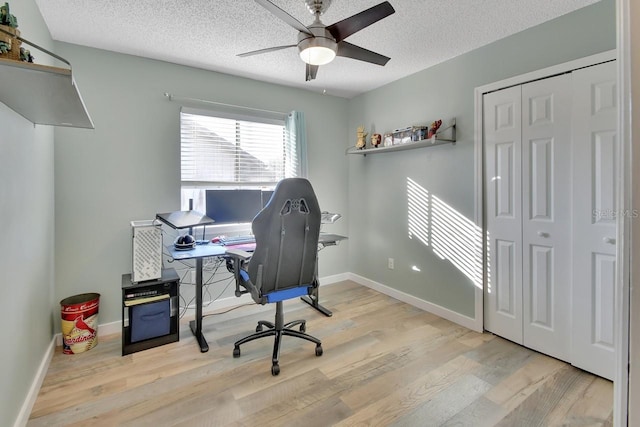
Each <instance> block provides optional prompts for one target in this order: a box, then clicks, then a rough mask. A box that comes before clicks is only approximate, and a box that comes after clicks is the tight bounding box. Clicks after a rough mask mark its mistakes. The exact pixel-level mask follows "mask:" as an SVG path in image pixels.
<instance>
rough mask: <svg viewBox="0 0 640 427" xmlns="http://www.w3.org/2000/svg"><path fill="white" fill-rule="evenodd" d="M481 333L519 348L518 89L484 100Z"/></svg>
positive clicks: (519, 121)
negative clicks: (484, 261)
mask: <svg viewBox="0 0 640 427" xmlns="http://www.w3.org/2000/svg"><path fill="white" fill-rule="evenodd" d="M483 102H484V113H485V115H484V141H485V145H484V148H485V177H484V179H485V207H486V212H485V218H486V229H487V235H486V239H485V241H486V244H487V270H486V280H485V282H486V287H485V298H484V326H485V329H487V330H489V331H491V332H493V333H495V334H497V335H500V336H502V337H505V338H507V339H509V340H512V341H514V342H517V343H520V344H522V192H521V188H522V181H521V175H520V169H521V137H520V128H521V99H520V87H513V88H509V89H505V90H501V91H498V92H494V93H490V94H487V95H485V96H484V99H483Z"/></svg>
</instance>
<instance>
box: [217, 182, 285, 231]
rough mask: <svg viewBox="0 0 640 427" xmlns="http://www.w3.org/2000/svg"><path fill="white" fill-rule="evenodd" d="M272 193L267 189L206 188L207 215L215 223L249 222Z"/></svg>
mask: <svg viewBox="0 0 640 427" xmlns="http://www.w3.org/2000/svg"><path fill="white" fill-rule="evenodd" d="M272 193H273V191H268V190H265V191H263V190H225V189H217V190H207V192H206V202H207V216H208V217H209V218H212V219H213V220H214V221H215V223H216V225H220V224H238V223H246V222H251V221H253V218H254V217H255V216H256V215H257V214H258V212H260V211H261V210H262V208H263V207H264V206H265V205H266V204H267V202H268V201H269V199H270V198H271V194H272Z"/></svg>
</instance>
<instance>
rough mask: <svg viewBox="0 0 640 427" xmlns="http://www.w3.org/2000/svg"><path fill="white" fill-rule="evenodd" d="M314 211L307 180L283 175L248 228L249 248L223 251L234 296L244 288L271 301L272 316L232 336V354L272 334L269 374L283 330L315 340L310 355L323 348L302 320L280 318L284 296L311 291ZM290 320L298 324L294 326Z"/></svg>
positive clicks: (317, 214)
mask: <svg viewBox="0 0 640 427" xmlns="http://www.w3.org/2000/svg"><path fill="white" fill-rule="evenodd" d="M320 217H321V215H320V207H319V206H318V200H317V199H316V195H315V193H314V191H313V188H312V187H311V183H309V181H308V180H306V179H304V178H287V179H283V180H282V181H280V182H279V183H278V185H276V188H275V191H274V192H273V195H272V196H271V199H270V200H269V202H268V203H267V205H266V206H265V207H264V209H262V210H261V211H260V212H259V213H258V214H257V215H256V217H255V218H254V219H253V222H252V225H251V228H252V230H253V234H254V236H255V239H256V248H255V251H254V252H253V254H249V253H247V252H244V251H240V250H237V249H230V250H228V251H227V256H228V257H229V260H230V263H229V264H230V268H231V269H232V271H233V272H234V276H235V280H236V296H240V295H242V294H245V293H250V294H251V297H252V298H253V300H254V301H255V302H256V303H258V304H272V303H275V304H276V314H275V321H274V322H273V323H272V322H268V321H263V320H261V321H259V322H258V326H257V327H256V333H254V334H251V335H249V336H247V337H245V338H243V339H241V340H238V341H236V343H235V344H234V348H233V356H234V357H240V345H242V344H245V343H247V342H249V341H253V340H255V339H258V338H263V337H267V336H274V337H275V340H274V345H273V357H272V360H271V362H272V365H271V374H272V375H278V374H279V373H280V366H279V356H280V342H281V340H282V337H283V336H285V335H287V336H293V337H297V338H302V339H304V340H307V341H311V342H313V343H315V344H316V349H315V354H316V356H321V355H322V352H323V350H322V343H321V341H320V340H319V339H317V338H315V337H313V336H311V335H308V334H306V333H305V331H306V321H305V320H294V321H292V322H288V323H284V310H283V302H284V301H285V300H288V299H291V298H297V297H300V296H302V295H311V294H312V293H313V291H314V290H315V288H317V286H318V280H317V271H318V269H317V259H318V237H319V235H320V222H321V221H320ZM294 326H299V330H294V329H293V327H294ZM264 328H266V330H265V329H264Z"/></svg>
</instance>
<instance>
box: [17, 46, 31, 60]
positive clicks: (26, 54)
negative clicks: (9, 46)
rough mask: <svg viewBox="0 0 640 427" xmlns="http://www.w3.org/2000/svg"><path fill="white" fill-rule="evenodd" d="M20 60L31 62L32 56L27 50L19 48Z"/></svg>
mask: <svg viewBox="0 0 640 427" xmlns="http://www.w3.org/2000/svg"><path fill="white" fill-rule="evenodd" d="M20 60H22V61H24V62H33V55H31V52H30V51H29V49H25V48H23V47H21V48H20Z"/></svg>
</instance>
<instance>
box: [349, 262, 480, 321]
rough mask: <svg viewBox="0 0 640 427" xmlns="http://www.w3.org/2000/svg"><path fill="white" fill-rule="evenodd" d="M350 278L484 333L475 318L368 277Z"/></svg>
mask: <svg viewBox="0 0 640 427" xmlns="http://www.w3.org/2000/svg"><path fill="white" fill-rule="evenodd" d="M348 276H349V279H350V280H353V281H354V282H356V283H359V284H361V285H363V286H366V287H368V288H371V289H373V290H375V291H378V292H380V293H383V294H385V295H388V296H390V297H392V298H395V299H397V300H399V301H402V302H406V303H407V304H411V305H412V306H414V307H417V308H419V309H421V310H424V311H428V312H429V313H433V314H435V315H436V316H440V317H442V318H443V319H447V320H450V321H452V322H454V323H457V324H458V325H460V326H464V327H465V328H469V329H471V330H473V331H476V332H482V322H480V326H478V321H477V320H476V319H474V318H473V317H469V316H465V315H464V314H460V313H457V312H455V311H453V310H449V309H448V308H445V307H442V306H440V305H437V304H433V303H431V302H429V301H425V300H422V299H420V298H418V297H415V296H413V295H409V294H407V293H405V292H402V291H399V290H397V289H394V288H391V287H389V286H386V285H383V284H381V283H378V282H374V281H373V280H370V279H367V278H366V277H362V276H359V275H357V274H353V273H349V274H348Z"/></svg>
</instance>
